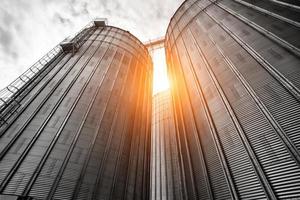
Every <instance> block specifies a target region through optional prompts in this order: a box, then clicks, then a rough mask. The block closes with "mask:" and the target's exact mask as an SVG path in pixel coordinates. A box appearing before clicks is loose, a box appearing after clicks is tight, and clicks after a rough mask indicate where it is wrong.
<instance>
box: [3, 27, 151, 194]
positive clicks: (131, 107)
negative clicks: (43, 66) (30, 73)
mask: <svg viewBox="0 0 300 200" xmlns="http://www.w3.org/2000/svg"><path fill="white" fill-rule="evenodd" d="M83 31H84V32H81V33H79V35H80V37H81V38H80V41H76V42H78V44H79V46H81V47H80V48H79V49H78V51H77V52H76V53H74V52H73V53H74V54H72V53H64V54H63V56H62V57H59V58H57V59H59V60H57V62H53V66H52V68H51V70H50V71H48V72H47V74H45V75H44V76H43V77H42V78H41V79H39V80H38V82H37V83H35V85H34V86H33V87H30V89H29V88H28V91H27V93H26V95H24V96H21V97H20V98H19V100H18V101H19V104H20V106H19V107H18V108H17V109H16V112H15V113H14V114H12V115H11V116H10V117H9V118H7V120H6V121H7V123H6V124H2V127H1V138H0V194H9V195H18V196H30V197H33V198H36V199H123V197H127V198H128V199H133V198H136V199H146V198H147V197H148V196H149V181H148V180H149V178H150V173H149V169H150V129H151V106H152V103H151V102H152V94H151V92H152V62H151V59H150V56H149V55H148V52H147V49H146V48H145V47H144V46H143V45H142V43H141V42H139V41H138V40H137V39H136V38H135V37H134V36H132V35H131V34H130V33H129V32H126V31H124V30H121V29H118V28H115V27H110V26H105V27H99V26H92V27H89V29H88V31H87V30H83ZM25 90H26V88H25Z"/></svg>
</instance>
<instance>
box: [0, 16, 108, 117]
mask: <svg viewBox="0 0 300 200" xmlns="http://www.w3.org/2000/svg"><path fill="white" fill-rule="evenodd" d="M95 21H103V22H104V23H105V24H107V19H104V18H103V19H102V18H97V19H95V20H93V21H91V22H90V23H88V24H87V25H86V26H85V27H84V28H82V29H81V30H80V31H79V32H77V33H76V34H75V35H74V37H67V38H66V39H64V40H63V41H62V42H61V43H60V44H62V43H63V42H72V43H73V45H74V47H75V48H79V47H80V46H81V45H82V44H83V42H84V38H85V37H86V35H87V34H89V32H90V30H91V29H92V28H93V27H95ZM60 44H59V45H57V46H56V47H54V48H53V49H52V50H50V51H49V52H48V53H47V54H46V55H45V56H43V57H42V58H41V59H40V60H38V61H37V62H36V63H34V64H33V65H32V66H31V67H30V68H29V69H28V70H26V71H25V72H24V73H23V74H22V75H21V76H19V77H18V78H17V79H16V80H14V81H13V82H12V83H10V84H9V85H8V86H7V87H5V88H4V89H2V90H0V111H1V110H2V109H3V108H4V107H5V105H7V104H9V103H10V102H11V101H14V100H15V99H14V96H15V95H16V94H17V93H18V92H19V90H20V89H21V88H22V87H23V86H24V85H25V84H26V83H28V82H29V81H30V80H32V79H33V78H34V77H35V75H37V74H38V73H39V72H40V71H41V70H42V69H43V68H44V67H45V66H46V65H47V64H48V63H49V62H50V61H51V60H52V59H54V58H55V57H56V56H57V55H58V54H60V53H62V52H63V49H62V47H61V45H60ZM0 118H1V116H0ZM0 120H1V119H0Z"/></svg>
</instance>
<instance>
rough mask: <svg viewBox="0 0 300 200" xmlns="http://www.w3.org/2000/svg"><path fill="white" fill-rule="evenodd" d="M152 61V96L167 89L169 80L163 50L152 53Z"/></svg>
mask: <svg viewBox="0 0 300 200" xmlns="http://www.w3.org/2000/svg"><path fill="white" fill-rule="evenodd" d="M151 54H152V60H153V68H154V73H153V95H155V94H157V93H159V92H161V91H164V90H167V89H169V87H170V86H169V79H168V75H167V66H166V58H165V49H164V48H160V49H156V50H153V51H152V53H151Z"/></svg>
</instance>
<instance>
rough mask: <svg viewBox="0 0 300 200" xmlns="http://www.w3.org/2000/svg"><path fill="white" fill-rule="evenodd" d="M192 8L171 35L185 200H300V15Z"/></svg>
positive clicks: (212, 4)
mask: <svg viewBox="0 0 300 200" xmlns="http://www.w3.org/2000/svg"><path fill="white" fill-rule="evenodd" d="M293 3H294V1H287V0H286V1H275V0H274V1H273V0H263V1H258V0H257V1H256V0H245V1H241V0H218V1H210V0H198V1H197V0H188V1H185V2H184V3H183V4H182V5H181V7H180V8H179V9H178V10H177V12H176V13H175V15H174V16H173V17H172V20H171V22H170V24H169V27H168V30H167V35H166V43H165V46H166V54H167V62H168V70H169V76H170V80H171V86H172V88H171V89H172V98H173V101H174V102H173V104H174V106H173V109H174V113H175V114H174V116H175V122H176V126H177V127H178V128H177V131H178V135H180V141H179V146H180V155H181V156H182V158H183V166H182V169H181V170H182V171H183V173H184V174H185V179H184V181H183V182H184V184H182V185H183V186H184V187H185V188H184V189H185V190H186V191H187V193H186V194H185V198H186V199H300V98H299V97H300V57H299V56H300V49H299V48H300V37H299V35H300V23H299V22H300V9H299V5H298V6H297V5H296V4H293Z"/></svg>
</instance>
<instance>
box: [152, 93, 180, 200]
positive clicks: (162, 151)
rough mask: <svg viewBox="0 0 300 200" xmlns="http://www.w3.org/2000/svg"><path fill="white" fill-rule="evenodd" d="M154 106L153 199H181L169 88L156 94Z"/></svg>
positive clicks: (178, 164)
mask: <svg viewBox="0 0 300 200" xmlns="http://www.w3.org/2000/svg"><path fill="white" fill-rule="evenodd" d="M152 109H153V111H152V130H151V133H152V134H151V137H152V145H151V146H152V152H151V198H150V199H152V200H159V199H170V200H171V199H182V198H183V196H184V195H183V192H184V191H182V188H183V187H182V185H181V184H182V183H183V182H182V174H181V171H180V165H181V159H180V157H179V156H178V155H179V154H178V152H179V150H178V145H177V143H178V139H177V137H178V135H176V134H177V132H176V127H175V123H174V113H173V110H172V101H171V95H170V91H169V90H166V91H162V92H159V93H157V94H156V95H154V97H153V105H152Z"/></svg>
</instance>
